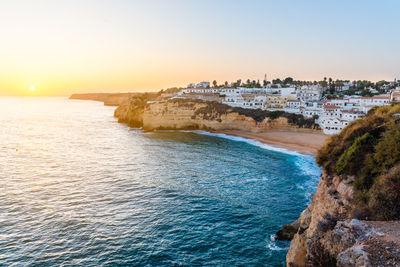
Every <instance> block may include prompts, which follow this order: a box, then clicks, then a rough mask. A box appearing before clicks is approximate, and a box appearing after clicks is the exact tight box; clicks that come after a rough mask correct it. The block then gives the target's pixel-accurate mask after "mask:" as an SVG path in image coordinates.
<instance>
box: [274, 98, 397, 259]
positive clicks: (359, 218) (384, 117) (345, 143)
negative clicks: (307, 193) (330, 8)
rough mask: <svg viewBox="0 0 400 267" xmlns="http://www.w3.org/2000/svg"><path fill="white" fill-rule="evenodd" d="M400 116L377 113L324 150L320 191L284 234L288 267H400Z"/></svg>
mask: <svg viewBox="0 0 400 267" xmlns="http://www.w3.org/2000/svg"><path fill="white" fill-rule="evenodd" d="M399 112H400V105H393V106H385V107H380V108H377V109H374V110H372V111H371V112H369V114H368V115H367V116H366V117H364V118H363V119H360V120H356V121H354V122H353V123H351V124H350V125H349V126H348V127H347V128H345V129H344V130H343V131H342V132H341V133H340V134H338V135H335V136H332V137H331V138H330V139H329V140H328V141H327V142H326V144H325V145H324V146H323V147H322V148H321V149H320V151H319V153H318V155H317V163H318V164H319V165H320V166H322V167H323V173H322V176H321V179H320V182H319V184H318V188H317V192H316V193H315V194H314V196H313V199H312V202H311V203H310V205H309V206H308V207H307V209H306V210H304V211H303V212H302V214H301V215H300V218H299V219H298V220H297V221H296V222H295V223H293V224H291V225H289V226H286V227H284V228H283V229H282V230H281V232H280V233H279V234H280V235H281V236H283V238H285V237H286V238H287V237H289V238H291V237H293V240H292V241H291V245H290V249H289V252H288V254H287V257H286V260H287V266H400V223H399V221H398V220H399V219H400V120H399V117H400V115H399ZM285 229H289V230H291V232H292V233H293V232H294V235H293V234H291V233H290V232H288V231H286V230H285ZM282 232H283V233H282Z"/></svg>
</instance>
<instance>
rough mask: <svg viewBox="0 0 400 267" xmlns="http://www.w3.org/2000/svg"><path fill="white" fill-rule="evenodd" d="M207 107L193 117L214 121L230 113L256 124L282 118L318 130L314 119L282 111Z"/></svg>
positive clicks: (218, 106) (216, 103)
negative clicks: (248, 118) (242, 116)
mask: <svg viewBox="0 0 400 267" xmlns="http://www.w3.org/2000/svg"><path fill="white" fill-rule="evenodd" d="M207 103H208V104H207V106H205V107H202V108H199V109H198V110H196V111H195V114H194V116H201V117H202V118H203V119H216V120H218V119H219V117H220V115H222V114H227V113H231V112H235V113H238V114H239V115H244V116H246V117H250V118H253V119H254V120H255V121H256V122H262V121H263V120H265V119H266V118H269V119H271V120H274V119H277V118H280V117H283V118H287V120H288V123H289V124H292V125H295V126H297V127H299V128H309V129H320V128H319V125H318V124H317V123H315V119H316V118H304V117H303V116H302V115H298V114H293V113H287V112H284V111H268V110H261V109H247V108H240V107H231V106H228V105H225V104H221V103H218V102H207Z"/></svg>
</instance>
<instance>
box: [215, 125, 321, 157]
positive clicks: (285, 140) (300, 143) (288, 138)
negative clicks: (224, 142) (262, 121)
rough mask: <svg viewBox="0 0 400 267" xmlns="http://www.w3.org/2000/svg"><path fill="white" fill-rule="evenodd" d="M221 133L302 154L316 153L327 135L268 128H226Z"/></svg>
mask: <svg viewBox="0 0 400 267" xmlns="http://www.w3.org/2000/svg"><path fill="white" fill-rule="evenodd" d="M221 133H224V134H228V135H233V136H240V137H244V138H249V139H254V140H257V141H260V142H261V143H264V144H268V145H272V146H276V147H282V148H287V149H290V150H294V151H297V152H299V153H302V154H308V155H310V154H312V155H316V154H317V151H318V149H319V148H320V147H321V146H322V145H323V144H324V142H325V140H326V138H327V137H328V135H325V134H323V133H307V132H294V131H287V130H270V131H268V132H261V133H253V132H248V131H238V130H227V131H222V132H221Z"/></svg>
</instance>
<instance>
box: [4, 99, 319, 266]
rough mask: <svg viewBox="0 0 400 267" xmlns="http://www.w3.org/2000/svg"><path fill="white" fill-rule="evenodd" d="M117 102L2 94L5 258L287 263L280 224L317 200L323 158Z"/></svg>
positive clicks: (21, 261) (50, 262) (26, 261)
mask: <svg viewBox="0 0 400 267" xmlns="http://www.w3.org/2000/svg"><path fill="white" fill-rule="evenodd" d="M113 110H114V108H112V107H105V106H103V105H102V103H98V102H92V101H79V100H74V101H72V100H66V99H64V98H0V148H1V149H0V175H1V179H0V265H12V264H17V265H36V266H54V265H59V264H64V265H89V266H98V265H108V266H114V265H136V266H172V265H182V266H199V265H209V266H225V265H234V266H237V265H246V266H256V265H261V266H284V264H285V255H286V252H287V249H288V247H289V243H288V242H283V241H274V239H273V234H274V233H275V232H276V231H277V230H279V228H280V226H282V225H283V224H286V223H288V222H291V221H293V220H295V219H296V218H297V217H298V216H299V214H300V212H301V211H302V210H303V209H304V208H305V207H306V205H307V203H308V202H309V201H310V196H311V194H312V193H313V192H314V191H315V189H316V186H317V182H318V179H319V175H320V169H319V168H318V167H317V166H316V165H315V163H314V158H312V157H310V156H302V155H299V154H296V153H292V152H289V151H284V150H282V151H280V150H279V149H278V150H276V149H275V150H271V149H272V148H270V147H268V146H265V145H261V144H259V143H258V142H254V141H250V140H245V139H241V138H236V137H229V136H224V135H216V136H215V135H211V134H207V133H205V132H156V133H143V132H142V131H140V130H138V129H131V128H129V127H127V126H126V125H123V124H118V123H117V122H116V119H115V118H113V116H112V115H113Z"/></svg>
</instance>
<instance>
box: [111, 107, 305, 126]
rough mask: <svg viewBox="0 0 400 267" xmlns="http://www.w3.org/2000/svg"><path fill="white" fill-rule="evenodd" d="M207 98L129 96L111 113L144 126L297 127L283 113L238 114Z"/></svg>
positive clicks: (134, 124) (133, 124)
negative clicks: (143, 99)
mask: <svg viewBox="0 0 400 267" xmlns="http://www.w3.org/2000/svg"><path fill="white" fill-rule="evenodd" d="M211 105H212V104H211V103H210V102H201V101H166V102H157V103H150V104H146V105H138V104H137V103H135V102H134V101H132V100H129V101H125V102H123V103H122V104H121V105H120V106H119V107H118V108H117V109H116V111H115V113H114V115H115V116H116V117H117V118H118V120H119V122H125V123H128V124H129V125H131V126H134V127H143V129H144V130H147V131H152V130H156V129H203V130H213V131H219V130H244V131H252V132H260V131H265V130H268V129H292V130H301V131H307V130H309V131H312V130H311V129H299V128H298V127H296V126H295V125H291V124H289V123H288V120H287V119H286V118H283V117H279V118H275V119H270V118H265V119H264V120H262V121H256V120H255V119H253V118H251V117H249V116H245V115H240V114H239V113H237V112H234V111H231V110H224V111H219V110H215V109H213V108H210V107H211Z"/></svg>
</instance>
